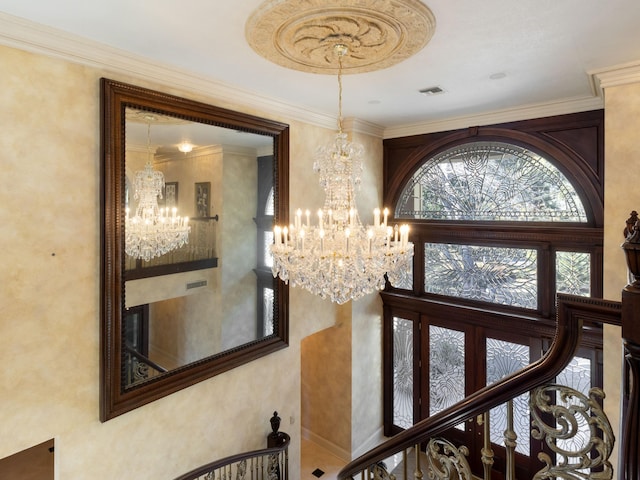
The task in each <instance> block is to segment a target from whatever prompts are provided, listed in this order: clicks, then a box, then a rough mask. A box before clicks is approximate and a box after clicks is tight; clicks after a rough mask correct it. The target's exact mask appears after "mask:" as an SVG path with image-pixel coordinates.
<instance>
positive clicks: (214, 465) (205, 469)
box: [175, 432, 291, 480]
mask: <svg viewBox="0 0 640 480" xmlns="http://www.w3.org/2000/svg"><path fill="white" fill-rule="evenodd" d="M278 435H279V436H280V438H282V444H280V445H278V446H277V447H271V448H263V449H261V450H253V451H251V452H245V453H238V454H236V455H231V456H229V457H225V458H222V459H220V460H216V461H215V462H211V463H207V464H206V465H202V466H200V467H198V468H196V469H194V470H191V471H190V472H187V473H185V474H184V475H180V476H179V477H176V478H175V480H194V479H196V478H198V477H200V476H202V475H205V474H207V473H209V472H211V471H213V470H217V469H219V468H222V467H226V466H227V465H233V464H236V463H240V462H241V461H243V460H249V459H251V458H258V457H265V456H268V455H278V454H280V453H281V452H283V451H284V450H286V449H287V448H289V442H290V441H291V438H290V437H289V435H288V434H286V433H284V432H279V433H278Z"/></svg>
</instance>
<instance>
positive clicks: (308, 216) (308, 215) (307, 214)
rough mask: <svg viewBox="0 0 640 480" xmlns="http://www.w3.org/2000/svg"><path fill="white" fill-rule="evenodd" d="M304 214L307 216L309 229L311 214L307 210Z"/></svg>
mask: <svg viewBox="0 0 640 480" xmlns="http://www.w3.org/2000/svg"><path fill="white" fill-rule="evenodd" d="M305 214H306V216H307V228H311V220H310V216H311V212H310V211H309V210H308V209H307V211H306V212H305Z"/></svg>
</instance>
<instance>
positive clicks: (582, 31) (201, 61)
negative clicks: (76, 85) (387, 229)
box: [0, 0, 640, 136]
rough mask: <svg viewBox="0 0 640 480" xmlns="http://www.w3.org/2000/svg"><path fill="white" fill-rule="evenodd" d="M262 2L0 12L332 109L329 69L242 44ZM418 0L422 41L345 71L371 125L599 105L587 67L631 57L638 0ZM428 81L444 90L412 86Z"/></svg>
mask: <svg viewBox="0 0 640 480" xmlns="http://www.w3.org/2000/svg"><path fill="white" fill-rule="evenodd" d="M261 2H262V0H189V1H182V2H179V1H176V0H109V1H99V0H0V12H4V13H5V14H9V15H11V16H17V17H22V18H24V19H28V20H30V21H33V22H37V23H39V24H43V25H45V26H48V27H53V28H55V29H60V30H63V31H65V32H67V33H71V34H73V35H78V36H80V37H83V38H86V39H89V40H92V41H94V42H99V43H102V44H105V45H107V46H109V47H114V48H117V49H121V50H123V51H125V52H128V54H133V55H134V56H135V57H142V58H145V59H148V60H150V61H151V62H153V63H158V64H162V65H167V66H170V67H173V68H176V69H180V70H182V71H185V72H189V73H193V74H195V75H198V76H200V77H203V78H206V79H211V80H214V81H218V82H222V83H224V84H228V85H234V86H237V87H239V88H240V89H242V90H243V91H248V92H252V93H254V94H256V95H258V96H260V97H265V98H269V99H272V100H275V101H276V102H283V103H286V104H289V105H295V106H297V107H301V108H305V109H307V110H310V111H312V112H318V114H329V115H333V116H335V115H336V113H337V81H336V78H335V77H334V76H330V75H320V74H312V73H304V72H299V71H294V70H289V69H286V68H284V67H280V66H278V65H276V64H273V63H270V62H268V61H267V60H265V59H264V58H262V57H261V56H259V55H258V54H256V53H255V52H254V51H253V50H252V49H251V47H250V46H249V45H248V44H247V42H246V40H245V33H244V28H245V22H246V19H247V18H248V17H249V16H250V14H251V13H252V12H253V11H254V10H255V9H256V8H257V7H258V6H259V5H260V4H261ZM301 3H303V0H301ZM424 3H426V4H427V5H428V6H429V8H430V9H431V10H432V12H433V13H434V15H435V18H436V29H435V34H434V36H433V38H432V40H431V41H430V43H429V44H427V46H426V47H425V48H424V49H423V50H422V51H420V52H419V53H418V54H416V55H414V56H413V57H411V58H410V59H408V60H406V61H405V62H403V63H400V64H398V65H395V66H392V67H390V68H387V69H384V70H381V71H377V72H371V73H361V74H353V75H348V76H345V78H344V82H343V84H344V97H343V113H344V116H345V117H352V118H355V119H358V120H359V121H364V122H370V123H372V124H375V125H378V126H380V127H382V128H383V129H384V131H385V136H389V135H388V134H387V132H389V131H393V130H395V131H400V129H402V128H407V127H408V126H411V125H424V124H428V123H435V122H443V121H446V120H447V119H452V118H460V117H465V118H469V117H471V118H473V117H475V116H480V115H487V114H490V113H492V112H503V111H510V110H513V109H521V110H523V111H524V110H526V109H531V108H532V107H535V106H540V105H561V107H560V109H561V110H562V109H563V108H564V109H565V110H567V111H570V110H574V111H578V110H579V109H588V108H593V106H594V105H595V106H598V105H601V99H599V98H597V97H596V95H597V92H596V89H594V86H593V84H592V81H591V73H593V72H594V71H598V70H601V69H607V68H609V67H612V66H616V65H621V64H627V63H633V64H636V63H638V62H639V61H640V1H639V0H606V1H604V0H483V1H478V0H426V1H425V2H424ZM6 18H9V17H6V16H5V19H6ZM1 25H2V24H1V23H0V41H2V40H4V38H3V32H2V31H1ZM3 43H10V42H6V41H5V42H3ZM492 77H501V78H495V79H492ZM432 86H439V87H441V88H443V89H444V90H445V93H444V94H440V95H434V96H425V95H423V94H420V93H419V90H420V89H423V88H426V87H432ZM471 124H472V123H471Z"/></svg>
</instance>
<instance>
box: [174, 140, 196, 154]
mask: <svg viewBox="0 0 640 480" xmlns="http://www.w3.org/2000/svg"><path fill="white" fill-rule="evenodd" d="M178 150H180V151H181V152H182V153H189V152H190V151H191V150H193V145H192V144H191V143H189V142H187V141H186V140H185V141H183V142H180V143H179V144H178Z"/></svg>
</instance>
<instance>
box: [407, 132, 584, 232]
mask: <svg viewBox="0 0 640 480" xmlns="http://www.w3.org/2000/svg"><path fill="white" fill-rule="evenodd" d="M395 216H396V218H407V219H409V218H413V219H425V220H479V221H518V222H582V223H586V221H587V216H586V213H585V209H584V206H583V205H582V201H581V200H580V197H579V196H578V193H577V192H576V189H575V188H574V187H573V185H572V184H571V183H570V182H569V180H568V179H567V177H566V176H565V175H564V174H563V173H562V172H560V171H559V170H558V168H557V167H555V166H554V165H553V164H552V163H551V162H549V161H548V160H547V159H545V158H544V157H542V156H541V155H539V154H537V153H535V152H533V151H531V150H529V149H526V148H523V147H521V146H518V145H510V144H508V143H504V142H489V141H484V142H483V141H480V142H470V143H466V144H463V145H459V146H456V147H452V148H449V149H447V150H445V151H444V152H442V153H439V154H438V155H435V156H434V157H432V158H430V159H429V160H427V161H426V162H425V163H423V164H422V166H421V167H420V168H419V169H418V170H417V171H416V172H415V173H414V174H413V176H412V177H411V180H410V181H409V182H408V183H407V185H406V187H405V188H404V190H403V191H402V193H401V194H400V200H399V202H398V204H397V206H396V210H395Z"/></svg>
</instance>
